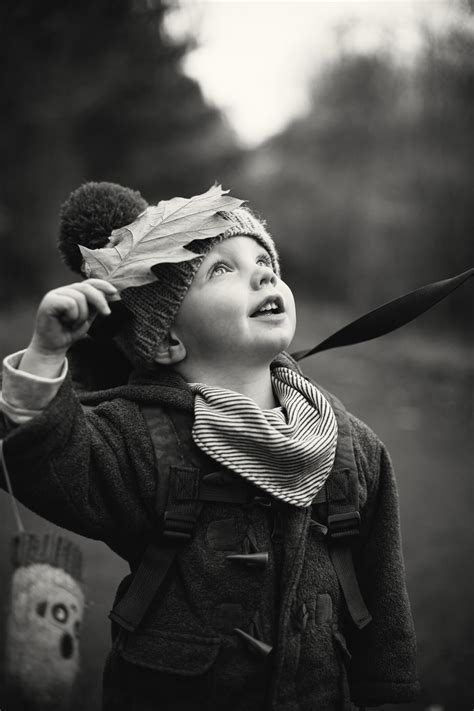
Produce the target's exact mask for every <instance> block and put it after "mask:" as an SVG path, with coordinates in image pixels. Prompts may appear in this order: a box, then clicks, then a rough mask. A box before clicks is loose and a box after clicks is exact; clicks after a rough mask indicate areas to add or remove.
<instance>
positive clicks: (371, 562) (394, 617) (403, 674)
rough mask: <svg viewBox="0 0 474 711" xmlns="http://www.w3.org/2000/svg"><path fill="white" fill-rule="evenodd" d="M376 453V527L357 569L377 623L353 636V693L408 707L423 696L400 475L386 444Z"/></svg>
mask: <svg viewBox="0 0 474 711" xmlns="http://www.w3.org/2000/svg"><path fill="white" fill-rule="evenodd" d="M372 436H373V435H372ZM370 449H371V450H372V452H371V453H370V454H368V455H367V457H366V458H365V457H364V458H365V467H368V469H367V471H369V472H370V475H369V476H368V481H367V484H368V487H367V488H368V496H367V502H366V506H365V507H364V510H363V512H362V513H363V517H364V518H365V520H369V521H370V524H369V525H370V528H369V530H368V531H366V533H367V534H368V537H367V541H366V544H365V545H364V548H363V552H362V554H361V556H360V559H359V560H358V561H357V570H358V576H359V583H360V587H361V592H362V595H363V598H364V600H365V602H366V605H367V607H368V609H369V611H370V613H371V615H372V618H373V619H372V622H371V623H370V624H369V625H367V627H365V628H364V629H363V630H361V631H353V632H352V633H351V639H350V647H351V652H352V655H353V657H352V661H351V664H350V684H351V693H352V699H353V701H354V702H355V703H356V704H357V705H361V706H378V705H381V704H383V703H403V702H406V701H411V700H413V699H414V698H416V696H417V694H418V692H419V685H418V681H417V670H416V638H415V630H414V625H413V619H412V615H411V610H410V603H409V599H408V593H407V588H406V582H405V567H404V562H403V554H402V546H401V534H400V517H399V506H398V493H397V487H396V482H395V477H394V472H393V468H392V464H391V461H390V458H389V455H388V453H387V450H386V449H385V447H384V445H383V444H382V443H380V442H378V447H377V448H376V449H374V447H373V446H372V447H371V448H370ZM369 451H370V450H369ZM365 467H363V468H365Z"/></svg>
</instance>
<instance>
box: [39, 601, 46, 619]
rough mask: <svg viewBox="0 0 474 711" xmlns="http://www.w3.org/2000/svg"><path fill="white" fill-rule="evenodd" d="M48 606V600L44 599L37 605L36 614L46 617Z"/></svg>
mask: <svg viewBox="0 0 474 711" xmlns="http://www.w3.org/2000/svg"><path fill="white" fill-rule="evenodd" d="M47 606H48V603H47V602H46V600H42V601H41V602H39V603H38V604H37V605H36V614H37V615H39V616H40V617H44V616H45V614H46V608H47Z"/></svg>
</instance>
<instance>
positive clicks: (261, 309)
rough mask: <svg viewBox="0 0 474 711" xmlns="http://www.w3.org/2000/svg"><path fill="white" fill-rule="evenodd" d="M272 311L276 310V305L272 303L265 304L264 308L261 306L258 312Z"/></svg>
mask: <svg viewBox="0 0 474 711" xmlns="http://www.w3.org/2000/svg"><path fill="white" fill-rule="evenodd" d="M272 309H276V304H275V303H274V302H272V303H271V304H265V306H262V307H261V308H260V309H259V312H262V311H271V310H272Z"/></svg>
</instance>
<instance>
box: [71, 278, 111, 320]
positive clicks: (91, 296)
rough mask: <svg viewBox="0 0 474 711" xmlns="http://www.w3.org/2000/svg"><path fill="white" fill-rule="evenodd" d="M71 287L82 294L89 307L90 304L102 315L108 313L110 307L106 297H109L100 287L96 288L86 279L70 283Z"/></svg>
mask: <svg viewBox="0 0 474 711" xmlns="http://www.w3.org/2000/svg"><path fill="white" fill-rule="evenodd" d="M71 288H73V289H74V290H76V291H77V292H78V293H81V294H83V295H84V297H85V298H86V300H87V303H88V305H89V307H91V306H92V307H93V308H94V309H95V310H96V311H97V312H98V313H100V314H102V315H103V316H108V315H109V314H110V307H109V305H108V303H107V299H108V298H109V297H108V295H107V294H105V293H104V292H103V291H102V290H101V289H98V288H97V287H96V286H94V285H93V284H90V283H89V282H86V281H84V282H78V283H77V284H71ZM113 288H115V287H113ZM91 315H92V314H91Z"/></svg>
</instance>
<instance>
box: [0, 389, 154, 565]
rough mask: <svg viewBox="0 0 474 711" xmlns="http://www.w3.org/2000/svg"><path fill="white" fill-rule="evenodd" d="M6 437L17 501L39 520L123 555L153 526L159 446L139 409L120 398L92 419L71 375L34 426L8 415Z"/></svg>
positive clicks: (2, 428) (3, 424)
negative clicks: (155, 450) (155, 445)
mask: <svg viewBox="0 0 474 711" xmlns="http://www.w3.org/2000/svg"><path fill="white" fill-rule="evenodd" d="M0 437H1V438H3V450H4V456H5V462H6V465H7V468H8V472H9V475H10V479H11V482H12V488H13V493H14V495H15V497H16V498H17V499H18V500H19V501H20V502H21V503H23V504H24V505H25V506H27V507H28V508H29V509H31V510H32V511H34V512H35V513H37V514H39V515H40V516H42V517H44V518H46V519H48V520H49V521H51V522H52V523H54V524H56V525H58V526H61V527H63V528H66V529H68V530H71V531H74V532H76V533H79V534H81V535H83V536H86V537H89V538H95V539H99V540H103V541H104V542H106V543H108V545H110V546H111V547H112V548H113V549H114V550H116V551H117V552H118V553H119V554H120V555H123V557H127V554H128V553H129V549H130V545H132V546H133V544H134V543H135V544H136V542H137V539H140V538H141V537H142V536H143V535H144V534H145V533H146V532H147V531H149V530H150V528H151V527H152V525H153V493H154V490H155V488H156V476H155V468H154V454H153V447H152V444H151V440H150V437H149V434H148V429H147V427H146V424H145V422H144V420H143V417H142V415H141V413H140V410H139V408H138V406H137V405H135V404H134V403H132V402H130V401H127V400H117V401H116V400H114V401H112V402H107V403H103V404H101V405H99V406H97V407H96V408H95V409H94V410H93V411H91V412H90V413H88V414H87V415H86V414H85V413H84V411H83V409H82V407H81V404H80V402H79V399H78V398H77V396H76V394H75V392H74V390H73V387H72V384H71V381H70V379H69V377H68V378H67V379H66V381H65V382H64V384H63V385H62V387H61V388H60V390H59V392H58V393H57V395H56V397H55V398H54V399H53V400H52V401H51V403H50V404H49V405H48V406H47V407H46V409H45V410H44V411H43V412H42V413H41V414H40V415H38V416H36V417H35V418H34V419H32V420H30V421H29V422H26V423H25V424H21V425H15V424H14V423H12V422H11V421H10V420H9V418H8V417H6V416H5V415H2V417H1V418H0ZM0 486H1V487H2V488H4V489H5V488H6V480H5V477H4V474H3V473H2V472H1V471H0Z"/></svg>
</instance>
